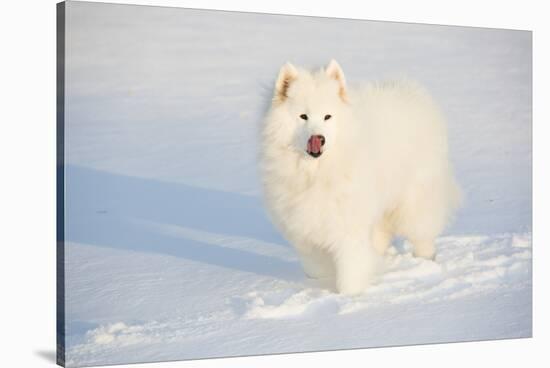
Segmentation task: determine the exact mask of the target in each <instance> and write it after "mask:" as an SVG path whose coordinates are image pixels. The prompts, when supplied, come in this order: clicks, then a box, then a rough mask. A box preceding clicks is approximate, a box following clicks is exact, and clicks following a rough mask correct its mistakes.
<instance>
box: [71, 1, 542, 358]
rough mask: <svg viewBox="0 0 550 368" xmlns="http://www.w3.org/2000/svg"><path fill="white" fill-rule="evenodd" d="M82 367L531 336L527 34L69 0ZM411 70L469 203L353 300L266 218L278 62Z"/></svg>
mask: <svg viewBox="0 0 550 368" xmlns="http://www.w3.org/2000/svg"><path fill="white" fill-rule="evenodd" d="M67 29H68V34H67V58H66V67H67V71H66V82H67V85H66V131H65V133H66V137H65V149H66V157H65V160H66V172H65V175H66V234H65V237H66V240H67V242H66V245H65V247H66V274H65V275H66V280H65V286H66V319H67V321H66V322H67V326H66V334H67V349H66V351H67V363H68V365H70V366H80V365H98V364H112V363H123V362H124V363H129V362H143V361H160V360H175V359H191V358H204V357H219V356H236V355H251V354H265V353H281V352H297V351H316V350H326V349H344V348H358V347H375V346H391V345H403V344H418V343H435V342H451V341H471V340H482V339H500V338H516V337H528V336H531V334H532V314H531V306H532V295H531V293H532V287H531V258H532V249H531V205H532V204H531V183H532V182H531V168H532V166H531V157H532V153H531V147H532V146H531V34H530V33H529V32H521V31H505V30H491V29H476V28H459V27H445V26H424V25H412V24H401V23H382V22H365V21H351V20H349V21H348V20H340V19H321V18H312V17H292V16H272V15H259V14H244V13H227V12H213V11H204V12H203V11H194V10H183V9H170V8H160V7H138V6H126V5H109V4H97V3H96V4H92V3H79V2H69V3H68V10H67ZM331 58H335V59H337V60H338V61H339V62H340V63H341V65H342V66H343V68H344V71H345V72H346V76H347V79H348V81H349V82H350V83H354V82H360V81H368V80H373V79H381V78H385V77H392V76H396V75H407V76H409V77H412V78H414V79H416V80H418V81H419V82H420V83H422V84H424V85H425V86H427V88H428V89H429V90H430V91H432V93H433V94H434V96H435V98H436V100H437V101H438V102H439V103H440V104H441V106H442V108H443V110H444V112H445V113H446V115H447V117H448V120H449V136H450V145H451V155H452V160H453V162H454V164H455V167H456V172H457V177H458V180H459V182H460V183H461V185H462V187H463V189H464V192H465V197H466V202H465V205H464V207H463V208H462V210H461V211H460V212H459V213H457V216H456V220H455V222H454V223H453V225H452V226H451V227H450V228H449V229H448V230H447V232H446V233H445V234H444V235H443V236H442V237H441V238H440V239H438V241H437V246H438V255H437V258H436V260H435V262H433V261H426V260H420V259H416V258H414V257H412V254H411V248H410V245H409V244H408V243H407V242H404V241H402V240H397V241H395V249H393V251H392V254H390V255H389V256H388V257H387V259H386V272H385V273H383V274H382V275H381V276H380V278H379V279H378V280H377V282H376V284H375V285H373V286H372V287H370V288H369V289H368V290H367V292H366V293H365V294H364V295H361V296H356V297H345V296H341V295H338V294H335V293H334V292H333V287H332V285H331V284H330V282H328V281H327V280H320V281H316V280H311V279H307V278H306V277H305V276H304V274H303V272H302V270H301V268H300V265H299V262H298V259H297V257H296V254H295V253H294V251H293V250H292V248H291V247H290V246H289V245H288V244H287V243H286V242H285V241H284V240H283V239H282V238H281V237H280V235H279V234H278V233H277V232H276V231H275V230H274V228H273V227H272V226H271V224H270V223H269V221H268V219H267V217H266V214H265V211H264V208H263V206H262V200H261V196H260V194H261V193H260V187H259V181H258V176H257V167H256V166H257V165H256V160H257V150H258V131H259V126H260V124H261V116H262V114H263V112H264V111H265V109H266V106H267V104H268V103H269V98H270V93H271V86H272V83H273V80H274V78H275V76H276V73H277V71H278V68H279V67H280V65H282V64H283V63H284V62H286V61H287V60H290V61H292V62H294V63H296V64H299V65H306V66H319V65H323V64H325V63H326V62H328V60H330V59H331Z"/></svg>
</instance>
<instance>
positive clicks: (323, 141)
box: [317, 135, 325, 146]
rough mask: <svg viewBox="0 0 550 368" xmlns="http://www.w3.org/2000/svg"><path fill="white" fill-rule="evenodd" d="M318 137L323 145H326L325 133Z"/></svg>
mask: <svg viewBox="0 0 550 368" xmlns="http://www.w3.org/2000/svg"><path fill="white" fill-rule="evenodd" d="M317 137H318V138H319V140H320V141H321V146H324V145H325V136H324V135H318V136H317Z"/></svg>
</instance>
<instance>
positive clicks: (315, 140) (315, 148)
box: [307, 135, 325, 158]
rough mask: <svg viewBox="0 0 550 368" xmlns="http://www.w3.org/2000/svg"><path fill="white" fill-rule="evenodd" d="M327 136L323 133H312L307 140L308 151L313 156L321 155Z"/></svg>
mask: <svg viewBox="0 0 550 368" xmlns="http://www.w3.org/2000/svg"><path fill="white" fill-rule="evenodd" d="M324 144H325V137H323V136H322V135H312V136H311V137H309V140H308V141H307V153H308V154H309V155H310V156H312V157H315V158H317V157H319V156H321V154H322V153H323V148H322V147H323V145H324Z"/></svg>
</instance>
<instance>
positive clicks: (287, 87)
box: [261, 60, 460, 294]
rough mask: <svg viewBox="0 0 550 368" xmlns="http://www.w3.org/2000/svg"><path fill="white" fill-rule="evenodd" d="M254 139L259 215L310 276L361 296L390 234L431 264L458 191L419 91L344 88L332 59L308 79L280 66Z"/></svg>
mask: <svg viewBox="0 0 550 368" xmlns="http://www.w3.org/2000/svg"><path fill="white" fill-rule="evenodd" d="M262 140H263V142H262V154H261V170H262V176H263V185H264V194H265V200H266V204H267V207H268V209H269V212H270V215H271V217H272V219H273V221H274V223H275V224H276V226H277V227H278V228H279V229H280V231H281V232H282V233H283V235H284V236H285V237H286V238H287V239H288V241H289V242H290V243H292V245H294V247H295V248H296V249H297V250H298V252H299V254H300V256H301V259H302V263H303V267H304V270H305V272H306V273H307V274H308V275H309V276H310V277H314V278H323V277H331V276H335V278H336V279H335V281H336V288H337V290H338V291H339V292H341V293H344V294H357V293H360V292H362V291H363V290H364V289H365V288H366V287H367V285H368V283H369V281H370V280H371V278H372V276H373V275H374V273H375V269H376V268H377V267H376V264H377V258H378V257H379V254H384V252H385V251H386V249H387V248H388V246H389V245H390V243H391V239H392V236H394V235H400V236H404V237H406V238H407V239H408V240H409V241H410V242H411V243H412V244H413V246H414V254H415V255H416V256H419V257H424V258H427V259H434V257H435V248H434V240H435V239H436V237H437V236H438V235H439V234H440V233H441V231H442V230H443V228H444V226H445V224H446V222H447V221H448V219H449V217H450V215H451V213H452V211H453V210H454V209H455V207H456V206H457V205H458V203H459V200H460V191H459V188H458V186H457V184H456V183H455V180H454V176H453V173H452V169H451V165H450V163H449V159H448V152H447V151H448V149H447V134H446V127H445V122H444V119H443V118H442V116H441V114H440V112H439V110H438V108H437V107H436V106H435V104H434V102H433V101H432V99H431V98H430V96H429V95H428V94H427V92H425V91H424V90H423V89H422V88H420V87H419V86H418V85H417V84H415V83H413V82H411V81H394V82H386V83H379V84H370V85H367V86H365V87H363V88H361V89H357V90H352V89H349V88H348V87H347V86H346V82H345V78H344V73H343V72H342V69H341V68H340V66H339V65H338V63H337V62H335V61H334V60H333V61H331V62H330V63H329V65H328V66H327V67H326V68H323V69H320V70H318V71H315V72H310V71H307V70H304V69H301V68H296V67H294V66H293V65H291V64H289V63H287V64H286V65H284V66H283V67H282V68H281V71H280V73H279V76H278V78H277V81H276V84H275V92H274V96H273V102H272V106H271V108H270V110H269V112H268V114H267V116H266V119H265V123H264V126H263V132H262Z"/></svg>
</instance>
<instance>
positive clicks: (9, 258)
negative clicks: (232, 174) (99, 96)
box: [0, 0, 550, 367]
mask: <svg viewBox="0 0 550 368" xmlns="http://www.w3.org/2000/svg"><path fill="white" fill-rule="evenodd" d="M114 2H121V3H122V2H124V3H134V4H156V5H169V6H181V7H192V8H209V9H226V10H243V11H258V12H270V13H282V14H304V15H319V16H336V17H342V18H361V19H376V20H392V21H409V22H426V23H436V24H453V25H469V26H485V27H500V28H515V29H530V30H533V31H534V36H533V45H534V75H533V84H534V122H533V124H534V139H533V141H534V143H533V144H534V147H533V148H534V203H533V208H534V224H533V229H534V237H533V248H534V257H533V258H534V275H535V280H534V289H535V290H534V298H535V301H534V336H535V337H534V338H533V339H524V340H514V341H500V342H482V343H462V344H446V345H431V346H416V347H405V348H385V349H366V350H355V351H342V352H332V353H315V354H291V355H279V356H268V357H253V358H233V359H217V360H203V361H192V362H175V363H162V364H148V365H144V366H147V367H157V366H158V367H195V366H198V367H256V366H281V365H286V366H304V365H312V364H317V365H320V366H334V365H335V364H338V365H341V364H344V363H345V364H348V365H350V366H361V367H364V366H375V365H376V364H383V365H389V366H395V365H398V364H400V365H402V364H413V366H416V365H417V364H418V365H419V364H423V365H426V366H441V365H445V366H449V367H455V366H456V367H459V366H460V367H462V366H474V367H475V366H481V365H491V366H502V367H509V366H510V367H512V366H514V367H515V366H518V365H521V366H544V365H545V364H547V360H548V359H547V358H546V354H544V353H545V351H544V348H545V347H547V346H548V343H549V342H550V339H549V338H548V332H547V328H548V326H549V323H548V318H547V317H546V315H545V313H544V312H545V311H547V310H550V308H549V305H548V297H547V295H546V293H545V289H546V290H547V288H546V287H545V285H544V284H543V282H544V281H543V280H547V279H548V271H547V269H548V267H545V265H544V263H543V262H545V260H547V259H548V250H547V248H545V244H546V243H548V241H549V234H548V226H547V225H546V223H547V221H546V215H547V214H548V207H549V206H548V205H549V196H548V194H547V193H544V188H548V187H549V183H548V175H547V174H546V172H545V171H544V167H545V162H546V158H547V157H548V148H547V147H548V144H547V143H546V141H547V139H546V138H547V134H546V133H547V132H548V128H547V121H548V99H549V97H548V95H547V94H548V92H547V91H546V88H544V86H546V85H547V84H548V71H547V68H548V67H547V65H550V60H549V56H548V44H550V40H549V37H548V29H549V26H548V22H547V19H545V18H546V16H545V14H547V12H546V11H545V10H544V9H543V7H542V4H543V3H542V2H540V5H538V6H537V5H534V4H535V3H536V2H535V1H523V2H517V1H516V2H513V3H511V4H507V3H506V2H504V1H500V2H499V1H484V2H479V1H461V2H453V3H451V2H441V1H439V2H438V1H420V0H418V1H414V2H407V1H384V2H376V4H374V3H373V4H359V3H356V4H352V1H338V2H329V3H326V4H321V3H319V2H317V3H316V2H314V1H300V2H298V1H296V0H295V1H282V0H279V1H277V2H274V1H271V2H264V3H261V2H256V3H254V2H252V1H244V0H242V1H237V0H233V1H231V4H226V3H224V2H223V1H207V0H203V1H183V0H181V1H114ZM5 4H6V5H4V4H3V5H2V9H0V14H1V16H0V25H1V27H2V29H1V32H0V45H1V46H2V48H1V49H0V50H1V53H0V63H1V64H0V86H1V93H2V95H1V99H0V101H1V102H0V124H1V126H2V130H1V132H0V139H1V141H0V149H1V150H2V151H1V154H0V163H1V165H2V166H1V167H2V169H3V170H2V171H1V175H2V181H1V183H2V185H1V187H0V208H1V213H2V222H0V223H1V224H2V226H1V227H0V229H1V231H0V234H1V235H0V236H1V241H0V246H1V247H2V250H3V252H2V253H1V254H2V257H1V258H0V259H1V262H2V264H1V266H0V270H1V272H2V277H1V278H0V280H1V281H0V283H1V284H0V285H1V289H0V290H1V291H2V293H1V295H2V297H1V300H2V302H1V303H0V308H1V313H0V316H1V317H0V318H1V321H2V324H1V326H2V329H1V336H2V342H1V343H2V344H1V345H0V346H1V347H2V348H1V351H2V355H0V359H2V361H3V362H2V363H3V364H2V365H3V366H17V367H19V366H25V367H42V366H52V365H53V364H54V363H53V361H54V350H55V1H50V0H48V1H44V0H42V1H38V0H37V1H25V2H10V3H5ZM7 4H9V5H7ZM545 66H546V67H545ZM546 166H547V163H546ZM29 252H30V253H29ZM541 284H542V285H541ZM410 362H411V363H410ZM133 366H135V365H133ZM138 366H141V365H138Z"/></svg>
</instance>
